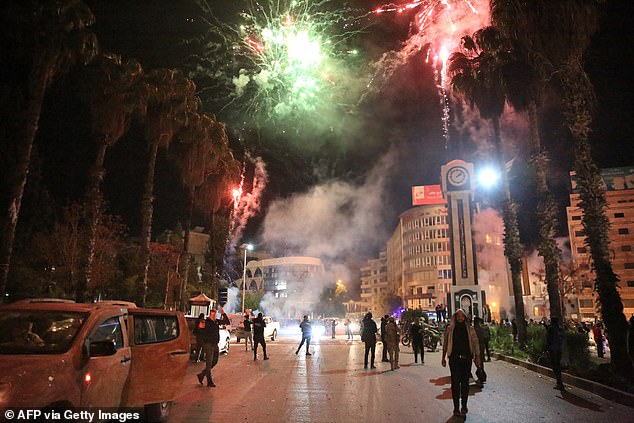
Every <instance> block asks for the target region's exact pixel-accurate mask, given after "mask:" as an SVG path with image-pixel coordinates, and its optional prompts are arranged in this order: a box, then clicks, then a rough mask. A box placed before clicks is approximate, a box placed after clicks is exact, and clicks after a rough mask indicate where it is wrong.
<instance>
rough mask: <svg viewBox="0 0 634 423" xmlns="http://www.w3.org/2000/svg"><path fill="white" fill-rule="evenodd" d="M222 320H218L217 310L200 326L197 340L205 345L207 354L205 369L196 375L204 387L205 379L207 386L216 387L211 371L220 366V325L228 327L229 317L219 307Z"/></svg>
mask: <svg viewBox="0 0 634 423" xmlns="http://www.w3.org/2000/svg"><path fill="white" fill-rule="evenodd" d="M218 310H219V311H220V315H221V318H220V320H216V310H212V311H211V312H210V313H209V317H208V318H207V319H206V320H205V322H204V325H203V326H202V327H201V325H200V324H199V325H198V329H199V333H198V334H197V338H198V337H200V340H201V342H202V345H203V351H204V352H205V369H204V370H203V371H202V372H200V373H198V375H196V376H197V377H198V382H199V383H200V384H201V385H202V384H203V380H204V379H205V377H206V378H207V386H209V387H215V386H216V384H215V383H214V382H213V380H212V379H211V369H213V368H214V366H215V365H216V364H218V354H219V351H218V341H220V325H228V324H229V323H230V322H229V317H227V315H226V314H225V312H224V310H223V309H222V307H218Z"/></svg>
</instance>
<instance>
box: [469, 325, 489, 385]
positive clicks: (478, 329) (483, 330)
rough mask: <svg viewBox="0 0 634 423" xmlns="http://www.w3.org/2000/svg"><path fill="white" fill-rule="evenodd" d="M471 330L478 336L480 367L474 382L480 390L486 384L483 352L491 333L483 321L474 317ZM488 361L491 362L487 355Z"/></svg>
mask: <svg viewBox="0 0 634 423" xmlns="http://www.w3.org/2000/svg"><path fill="white" fill-rule="evenodd" d="M473 328H474V330H475V333H476V335H477V336H478V346H479V348H480V358H481V363H480V364H481V365H480V367H479V368H478V369H477V370H476V377H477V378H478V380H476V384H477V385H478V386H479V387H480V388H483V387H484V383H485V382H486V372H485V371H484V351H485V349H487V348H488V347H486V344H487V343H488V342H489V340H490V339H491V332H490V331H489V327H488V326H486V325H484V320H482V319H481V318H479V317H475V318H474V319H473ZM489 361H491V356H490V355H489Z"/></svg>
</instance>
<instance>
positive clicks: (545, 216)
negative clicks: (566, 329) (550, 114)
mask: <svg viewBox="0 0 634 423" xmlns="http://www.w3.org/2000/svg"><path fill="white" fill-rule="evenodd" d="M528 118H529V119H528V120H529V124H530V133H531V144H532V148H533V154H532V157H531V162H532V165H533V171H534V172H535V182H536V192H537V199H538V203H537V224H538V226H539V244H538V246H537V250H538V251H539V255H540V256H542V257H543V259H544V267H545V270H546V287H547V289H548V303H549V306H550V317H551V318H552V317H558V318H561V317H563V316H562V306H561V298H560V295H559V260H560V258H561V250H560V249H559V246H558V245H557V242H556V241H555V236H556V229H557V205H556V203H555V201H554V200H553V196H552V194H551V192H550V189H549V188H548V182H547V177H546V173H547V172H548V162H549V160H548V153H547V152H546V150H544V149H542V146H541V137H540V135H539V120H538V117H537V104H536V103H535V102H534V101H531V103H530V104H529V106H528Z"/></svg>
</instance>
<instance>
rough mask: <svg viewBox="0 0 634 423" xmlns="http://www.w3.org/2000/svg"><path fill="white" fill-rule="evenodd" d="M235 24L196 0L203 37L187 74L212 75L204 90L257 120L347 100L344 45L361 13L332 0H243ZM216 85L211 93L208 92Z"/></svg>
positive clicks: (350, 75)
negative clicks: (338, 4) (198, 54)
mask: <svg viewBox="0 0 634 423" xmlns="http://www.w3.org/2000/svg"><path fill="white" fill-rule="evenodd" d="M244 3H245V4H246V7H245V8H244V9H243V10H242V12H241V13H239V18H240V23H239V24H235V25H232V24H227V23H224V22H221V21H219V20H218V19H217V18H216V17H215V16H214V15H213V11H212V7H211V6H210V3H208V2H207V1H206V0H202V1H201V3H200V4H201V8H202V11H203V21H204V22H205V24H206V25H207V26H208V30H207V34H206V36H205V37H203V39H201V40H198V42H200V43H201V45H202V46H203V50H204V51H203V52H202V53H201V54H200V56H195V57H194V59H195V62H196V69H195V71H194V72H193V75H192V76H193V77H195V78H196V77H203V78H207V79H210V80H212V81H213V82H212V84H211V85H212V87H210V92H211V95H215V96H216V97H224V98H225V99H226V102H225V107H228V106H231V107H233V108H235V109H236V110H237V111H238V112H239V113H240V114H241V115H242V116H245V117H247V116H248V117H249V118H251V119H254V120H256V121H267V120H268V121H277V120H283V119H288V118H289V117H290V118H293V119H297V118H298V117H305V116H303V115H309V116H310V115H315V114H317V113H319V112H322V111H324V110H325V109H326V108H331V109H332V107H333V104H337V105H338V104H346V103H347V104H349V105H352V104H354V100H350V99H349V95H350V94H349V91H350V90H349V87H348V86H347V85H348V82H349V81H350V80H352V79H354V69H353V68H354V66H352V65H351V63H350V62H351V60H349V59H350V58H351V57H354V56H357V54H358V51H357V50H356V49H354V48H352V47H350V46H349V44H350V38H351V37H352V36H353V35H355V34H357V33H359V31H360V30H359V29H355V28H356V27H357V26H359V25H360V24H359V20H360V17H358V16H356V17H355V15H354V13H351V10H350V9H348V8H341V7H336V6H337V2H335V0H318V1H312V0H264V1H261V2H260V1H257V0H248V1H245V2H244ZM214 88H216V89H215V90H214V91H212V90H213V89H214Z"/></svg>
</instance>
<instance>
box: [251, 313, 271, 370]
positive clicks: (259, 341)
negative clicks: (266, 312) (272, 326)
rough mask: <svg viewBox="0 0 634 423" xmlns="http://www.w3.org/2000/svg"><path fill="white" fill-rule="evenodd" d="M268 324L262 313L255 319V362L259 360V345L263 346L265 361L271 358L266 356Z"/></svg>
mask: <svg viewBox="0 0 634 423" xmlns="http://www.w3.org/2000/svg"><path fill="white" fill-rule="evenodd" d="M265 327H266V322H265V321H264V318H263V317H262V313H258V317H256V318H255V319H253V360H254V361H255V360H257V359H258V345H261V346H262V353H263V354H264V360H268V359H269V356H268V355H267V354H266V341H265V340H264V328H265Z"/></svg>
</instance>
